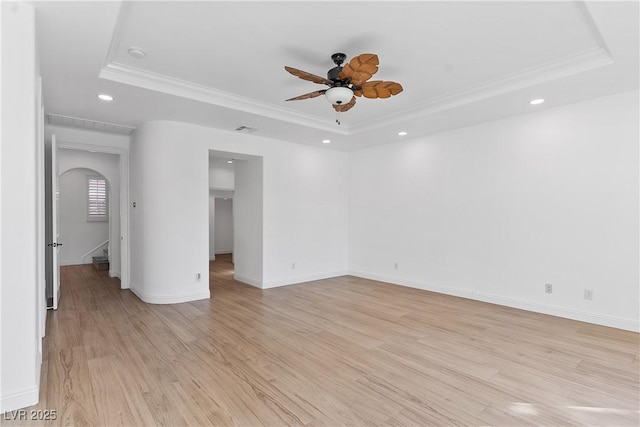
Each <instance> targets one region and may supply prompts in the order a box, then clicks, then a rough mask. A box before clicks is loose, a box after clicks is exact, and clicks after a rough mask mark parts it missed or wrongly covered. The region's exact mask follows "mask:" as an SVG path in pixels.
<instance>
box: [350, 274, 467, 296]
mask: <svg viewBox="0 0 640 427" xmlns="http://www.w3.org/2000/svg"><path fill="white" fill-rule="evenodd" d="M348 274H349V275H350V276H356V277H362V278H363V279H369V280H377V281H378V282H386V283H391V284H394V285H400V286H406V287H409V288H416V289H422V290H425V291H431V292H437V293H439V294H445V295H452V296H456V297H462V298H469V299H473V292H472V291H471V290H468V289H458V288H451V287H448V286H439V285H434V284H432V283H428V282H419V281H417V280H410V279H402V278H398V277H391V276H383V275H381V274H371V273H365V272H363V271H355V270H349V273H348Z"/></svg>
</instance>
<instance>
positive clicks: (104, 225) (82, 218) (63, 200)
mask: <svg viewBox="0 0 640 427" xmlns="http://www.w3.org/2000/svg"><path fill="white" fill-rule="evenodd" d="M113 199H114V194H113V186H112V185H111V183H110V182H109V180H108V179H107V178H106V177H105V176H104V175H102V174H101V173H100V172H99V171H97V170H95V169H90V168H80V167H78V168H72V169H68V170H66V171H64V172H63V173H62V174H61V175H60V178H59V184H58V218H59V219H58V224H59V234H60V241H61V242H64V243H63V245H62V247H61V248H60V251H59V264H60V265H61V266H65V265H79V264H91V263H93V264H94V265H95V266H96V268H97V269H99V270H107V271H108V270H109V261H110V258H111V255H112V253H113V249H112V245H113V244H114V242H112V235H113V231H114V230H113V223H112V221H111V220H110V219H111V218H112V216H113V215H114V212H113V207H112V205H113V203H112V202H111V201H112V200H113ZM115 214H116V215H117V212H115ZM115 243H116V244H119V242H115Z"/></svg>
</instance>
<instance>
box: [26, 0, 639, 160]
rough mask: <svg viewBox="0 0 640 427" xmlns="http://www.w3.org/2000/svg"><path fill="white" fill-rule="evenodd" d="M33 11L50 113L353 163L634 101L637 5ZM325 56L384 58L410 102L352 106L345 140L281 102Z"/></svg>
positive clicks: (302, 87)
mask: <svg viewBox="0 0 640 427" xmlns="http://www.w3.org/2000/svg"><path fill="white" fill-rule="evenodd" d="M35 4H36V6H37V15H36V17H37V31H38V41H39V46H40V50H41V58H42V71H43V81H44V95H45V108H46V109H47V112H48V113H50V114H55V115H61V116H68V117H77V118H81V119H85V120H91V121H98V122H106V123H115V124H120V125H123V126H130V127H136V126H139V125H140V123H142V122H144V121H146V120H157V119H163V120H179V121H185V122H190V123H195V124H200V125H204V126H211V127H216V128H221V129H225V130H229V131H234V129H236V128H238V127H239V126H241V125H245V126H250V127H253V128H257V129H258V130H257V131H256V132H254V133H252V135H258V136H265V137H271V138H277V139H283V140H287V141H291V142H297V143H302V144H310V145H317V146H322V147H323V148H332V149H340V150H352V149H358V148H363V147H367V146H372V145H376V144H382V143H387V142H393V141H395V140H398V139H399V138H400V137H399V136H398V135H397V132H398V131H400V130H405V131H408V132H409V135H408V136H407V137H415V136H420V135H426V134H431V133H434V132H439V131H443V130H447V129H452V128H457V127H462V126H466V125H470V124H474V123H479V122H482V121H487V120H494V119H498V118H502V117H507V116H510V115H515V114H523V113H527V112H530V111H539V110H541V109H544V108H550V107H554V106H558V105H563V104H566V103H571V102H578V101H582V100H585V99H589V98H593V97H598V96H605V95H608V94H613V93H617V92H621V91H626V90H633V89H637V88H638V50H639V47H638V14H639V10H638V3H637V2H614V1H610V2H593V3H592V2H535V1H534V2H482V1H478V2H452V1H448V2H417V1H414V2H397V1H393V2H378V1H376V2H364V1H356V2H345V1H341V2H326V1H315V2H313V1H301V2H270V1H263V2H243V1H233V2H220V1H209V2H202V1H198V2H185V1H181V2H124V3H121V2H42V3H35ZM130 47H138V48H141V49H143V50H144V51H145V52H146V53H147V55H146V56H145V57H144V58H143V59H137V58H134V57H132V56H130V55H129V54H128V50H129V48H130ZM334 52H345V53H346V54H347V56H348V57H349V58H350V57H352V56H355V55H357V54H360V53H365V52H372V53H376V54H378V56H379V57H380V70H379V72H378V73H377V74H376V75H375V77H374V78H375V79H384V80H394V81H398V82H400V83H402V85H403V86H404V89H405V90H404V92H402V93H401V94H399V95H397V96H395V97H392V98H389V99H375V100H371V99H365V98H359V99H358V104H357V105H356V107H354V108H353V109H352V110H351V111H349V112H347V113H343V114H342V115H341V122H342V125H340V126H338V125H336V123H335V118H336V113H335V112H334V110H333V109H332V108H331V106H330V104H329V103H328V102H327V101H326V100H325V99H324V98H323V97H319V98H315V99H310V100H304V101H292V102H285V101H284V100H285V99H287V98H290V97H293V96H296V95H300V94H303V93H307V92H311V91H313V90H316V89H321V88H323V86H321V85H316V84H314V83H311V82H307V81H303V80H299V79H297V78H295V77H293V76H291V75H289V74H288V73H286V72H285V71H284V69H283V66H284V65H289V66H293V67H295V68H299V69H303V70H305V71H309V72H311V73H314V74H318V75H325V74H326V72H327V70H328V69H329V68H331V67H332V66H333V64H332V62H331V59H330V55H331V54H332V53H334ZM102 92H106V93H109V94H111V95H113V96H114V97H115V101H113V102H111V103H108V104H107V103H104V102H100V101H98V100H97V99H96V95H97V94H98V93H102ZM540 97H541V98H545V99H546V102H545V103H544V104H542V105H539V106H535V107H534V106H531V105H530V104H529V101H530V100H531V99H533V98H540ZM405 138H406V137H405ZM323 139H331V141H332V143H331V144H328V145H327V144H322V143H321V141H322V140H323Z"/></svg>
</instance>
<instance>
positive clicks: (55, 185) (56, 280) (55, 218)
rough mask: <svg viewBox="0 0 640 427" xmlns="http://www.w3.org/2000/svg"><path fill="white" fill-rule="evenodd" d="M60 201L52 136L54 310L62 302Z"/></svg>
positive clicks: (55, 148)
mask: <svg viewBox="0 0 640 427" xmlns="http://www.w3.org/2000/svg"><path fill="white" fill-rule="evenodd" d="M59 199H60V195H59V190H58V147H57V145H56V136H55V135H51V235H52V236H53V242H52V243H50V244H49V245H50V246H52V247H53V257H52V264H51V265H52V267H53V280H52V283H53V309H54V310H57V309H58V301H59V300H60V265H59V264H58V250H59V249H58V248H59V247H60V246H62V243H60V242H58V239H59V238H60V233H59V232H58V200H59Z"/></svg>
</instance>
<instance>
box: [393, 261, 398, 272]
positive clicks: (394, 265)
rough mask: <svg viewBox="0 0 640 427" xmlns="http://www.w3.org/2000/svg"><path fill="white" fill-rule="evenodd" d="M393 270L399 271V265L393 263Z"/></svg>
mask: <svg viewBox="0 0 640 427" xmlns="http://www.w3.org/2000/svg"><path fill="white" fill-rule="evenodd" d="M393 268H395V269H396V270H397V269H398V263H397V262H394V263H393Z"/></svg>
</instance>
